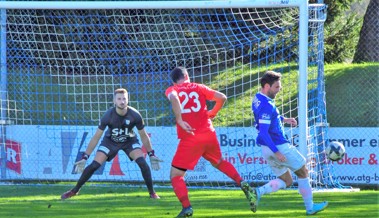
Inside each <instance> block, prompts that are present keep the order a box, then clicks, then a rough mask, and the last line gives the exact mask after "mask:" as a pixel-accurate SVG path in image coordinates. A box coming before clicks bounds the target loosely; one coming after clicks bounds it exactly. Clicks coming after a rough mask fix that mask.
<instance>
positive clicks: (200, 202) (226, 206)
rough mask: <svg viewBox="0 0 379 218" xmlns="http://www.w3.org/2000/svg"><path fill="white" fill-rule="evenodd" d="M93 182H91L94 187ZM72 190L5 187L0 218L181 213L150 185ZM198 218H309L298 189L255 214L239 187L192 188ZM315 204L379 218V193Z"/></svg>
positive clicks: (170, 196)
mask: <svg viewBox="0 0 379 218" xmlns="http://www.w3.org/2000/svg"><path fill="white" fill-rule="evenodd" d="M89 184H90V183H89ZM69 188H70V187H69V186H62V185H26V186H24V185H3V186H0V208H1V210H0V217H2V218H7V217H17V218H22V217H36V218H37V217H38V218H44V217H46V218H47V217H48V218H51V217H55V218H57V217H107V218H111V217H130V218H150V217H151V218H154V217H157V218H165V217H175V216H176V215H177V214H178V213H179V212H180V210H181V205H180V203H179V202H178V200H177V198H176V196H175V194H174V192H173V191H172V189H171V188H158V189H157V193H158V194H159V195H160V196H161V199H160V200H152V199H149V198H148V194H147V192H146V189H145V187H140V188H139V187H124V186H114V187H112V186H94V185H86V186H84V187H83V188H82V190H81V192H80V194H79V195H78V196H75V197H73V198H71V199H67V200H65V201H62V200H60V195H61V194H62V193H63V192H65V191H67V190H68V189H69ZM189 193H190V200H191V203H192V206H193V209H194V216H193V217H199V218H200V217H203V218H211V217H225V218H243V217H257V218H258V217H259V218H266V217H278V218H279V217H280V218H287V217H288V218H289V217H291V218H293V217H306V216H305V209H304V206H303V201H302V198H301V195H300V194H298V192H297V191H296V190H281V191H279V192H276V193H273V194H271V195H265V196H263V198H262V199H261V201H260V204H259V207H258V211H257V212H256V213H253V212H251V211H250V210H249V205H248V202H247V200H246V199H245V197H244V194H243V192H242V191H241V190H239V189H230V190H221V189H216V190H213V189H212V190H209V189H189ZM314 200H315V202H320V201H323V200H327V201H329V207H328V208H327V209H326V210H325V211H323V212H321V213H319V214H317V215H316V216H312V217H318V218H339V217H341V218H346V217H354V218H359V217H365V218H376V217H379V192H378V191H374V190H363V191H359V192H317V193H314Z"/></svg>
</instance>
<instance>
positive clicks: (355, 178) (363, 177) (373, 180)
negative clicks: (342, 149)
mask: <svg viewBox="0 0 379 218" xmlns="http://www.w3.org/2000/svg"><path fill="white" fill-rule="evenodd" d="M333 178H334V179H336V180H337V181H340V182H342V183H343V182H353V181H354V182H359V183H361V182H364V183H366V184H370V183H377V182H378V181H379V175H377V174H376V173H375V174H374V175H373V176H368V175H361V176H336V177H333Z"/></svg>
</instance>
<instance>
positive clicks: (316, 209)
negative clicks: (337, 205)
mask: <svg viewBox="0 0 379 218" xmlns="http://www.w3.org/2000/svg"><path fill="white" fill-rule="evenodd" d="M327 206H328V202H327V201H324V202H322V203H316V204H313V209H312V210H307V212H306V215H314V214H316V213H318V212H320V211H322V210H324V209H325V208H326V207H327Z"/></svg>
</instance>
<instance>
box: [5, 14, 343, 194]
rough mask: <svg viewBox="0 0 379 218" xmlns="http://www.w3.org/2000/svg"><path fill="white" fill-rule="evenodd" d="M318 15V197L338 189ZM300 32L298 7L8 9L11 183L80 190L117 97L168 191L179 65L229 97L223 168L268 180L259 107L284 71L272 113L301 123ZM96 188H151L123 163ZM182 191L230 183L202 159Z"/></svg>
mask: <svg viewBox="0 0 379 218" xmlns="http://www.w3.org/2000/svg"><path fill="white" fill-rule="evenodd" d="M322 10H323V8H310V11H311V12H312V13H310V26H309V32H310V36H309V49H308V50H309V69H308V71H309V72H308V77H309V81H308V91H309V94H308V98H309V102H308V107H309V108H308V116H309V123H308V125H309V136H308V143H309V145H308V151H309V155H308V160H309V162H308V167H309V168H310V169H311V178H312V181H313V184H314V185H315V186H325V185H326V186H328V185H331V186H333V187H334V186H336V185H338V182H337V183H336V181H335V180H334V178H333V176H332V175H333V174H332V173H331V171H332V169H331V168H330V166H329V165H328V163H327V161H326V159H325V155H324V153H323V150H324V147H325V140H326V131H327V128H326V127H325V126H324V124H325V123H326V111H325V107H324V97H323V95H324V92H323V87H324V84H323V82H324V81H323V78H322V72H323V56H322V40H323V38H322V30H323V21H322V16H321V15H320V14H322ZM320 17H321V18H320ZM298 31H299V10H298V8H295V7H293V8H239V9H123V10H121V9H117V10H15V9H13V10H7V19H6V46H7V49H6V57H7V91H6V99H1V100H2V102H3V103H4V102H5V103H6V105H7V120H10V121H11V123H12V124H11V125H7V127H6V130H7V131H6V137H5V138H9V139H12V142H9V143H8V144H9V146H8V147H10V148H13V149H14V150H16V154H17V155H18V157H16V156H17V155H16V156H15V159H14V160H15V162H16V163H17V164H18V165H17V166H18V167H19V168H20V169H19V171H17V169H16V168H17V167H14V166H13V168H12V167H9V166H8V165H7V167H8V168H9V169H8V170H7V171H6V173H5V174H4V173H3V179H4V180H21V181H27V180H37V181H40V182H45V181H54V182H60V181H66V180H70V181H74V180H76V179H77V178H78V175H76V174H74V173H73V172H72V168H73V162H74V160H75V157H76V156H77V153H78V152H80V151H83V150H85V147H86V145H87V144H88V142H89V139H90V137H91V136H92V135H93V134H94V131H95V130H96V127H97V124H98V121H99V119H100V117H101V116H102V115H103V114H104V112H105V111H106V110H107V109H109V108H110V107H111V106H112V94H113V91H114V89H116V88H120V87H123V88H126V89H127V90H128V91H129V95H130V99H129V101H130V103H129V104H130V105H131V106H133V107H135V108H137V109H138V110H139V111H140V112H141V114H142V116H143V117H144V120H145V124H146V128H147V131H148V132H149V134H150V136H151V140H152V142H153V146H154V148H155V150H156V153H157V155H158V156H159V157H161V158H162V159H164V160H165V162H164V163H163V164H162V165H163V166H162V167H163V169H162V170H161V171H158V172H153V179H154V180H155V181H160V182H162V183H165V184H166V183H167V184H168V183H169V176H168V172H169V168H170V162H171V159H172V156H173V154H174V152H175V149H176V145H177V139H176V130H175V127H174V125H175V120H174V117H173V114H172V112H171V108H170V104H169V102H168V100H167V99H166V98H165V96H164V91H165V89H166V88H167V87H168V86H170V85H171V82H170V79H169V76H168V74H169V72H170V71H171V70H172V69H173V68H174V67H176V66H184V67H186V68H187V69H188V70H189V73H190V77H191V80H192V81H194V82H198V83H204V84H206V85H208V86H210V87H212V88H214V89H217V90H219V91H221V92H223V93H225V94H226V95H227V96H228V102H227V104H226V105H225V107H224V109H222V110H221V111H220V113H219V115H218V117H216V119H215V120H214V125H215V127H216V128H217V132H218V135H219V139H220V144H221V148H222V152H223V158H224V159H225V160H227V161H229V162H231V163H233V164H234V165H235V166H236V168H237V170H238V171H239V172H240V173H241V175H242V177H243V178H244V179H246V180H248V181H251V182H256V183H260V182H265V181H268V180H270V179H272V178H273V176H272V174H271V170H270V169H269V168H268V166H267V164H266V162H265V161H264V160H263V159H262V158H261V157H260V156H261V155H260V147H259V146H258V145H256V144H255V137H256V131H255V129H254V127H253V122H254V120H253V116H252V112H251V100H252V98H253V96H254V95H255V93H256V92H258V91H259V88H260V86H259V78H260V76H261V75H262V74H263V73H264V72H265V71H266V70H275V71H278V72H281V73H282V74H283V80H282V85H283V90H282V92H281V93H280V94H279V96H277V99H276V104H277V106H278V108H279V110H280V111H281V113H282V114H283V115H284V116H286V117H295V118H298V107H299V105H298V85H299V84H298V68H299V66H298V60H299V57H298V55H299V51H298V49H299V42H298V41H299V37H298ZM320 48H321V49H320ZM2 105H4V104H2ZM209 106H212V105H211V104H210V105H209ZM286 134H287V136H288V138H289V139H291V141H292V142H293V143H294V144H295V145H297V146H298V137H299V136H298V133H297V129H296V128H286ZM93 156H94V155H92V157H91V158H93ZM91 158H90V160H91ZM17 161H18V162H17ZM8 163H10V162H7V164H8ZM21 167H22V169H21ZM15 169H16V170H15ZM91 179H92V180H93V181H129V182H138V181H143V180H142V177H141V174H140V170H139V169H138V166H137V165H136V164H135V163H133V162H130V161H129V159H128V158H127V157H126V155H125V154H121V153H120V154H119V155H118V156H116V158H115V159H114V160H113V161H112V162H111V163H107V164H105V165H103V166H102V167H101V169H99V170H98V171H97V173H95V175H94V176H93V177H92V178H91ZM186 181H187V183H188V184H189V185H193V186H198V185H205V184H207V185H211V186H213V187H219V186H225V185H229V184H230V182H231V180H230V179H229V178H226V177H225V176H224V175H223V174H221V173H220V172H218V171H217V170H216V169H214V168H213V167H212V166H211V165H210V164H209V163H208V162H206V161H205V160H204V159H200V161H199V163H198V165H197V167H196V168H195V170H193V171H189V172H188V174H187V180H186Z"/></svg>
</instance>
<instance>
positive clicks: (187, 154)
mask: <svg viewBox="0 0 379 218" xmlns="http://www.w3.org/2000/svg"><path fill="white" fill-rule="evenodd" d="M201 157H204V158H205V159H206V160H208V161H209V162H211V163H212V164H218V163H219V161H220V160H221V149H220V143H219V142H218V139H217V135H216V132H215V131H209V132H206V133H200V134H199V133H197V134H196V135H194V136H192V135H191V136H188V137H186V138H184V139H181V140H180V142H179V145H178V148H177V150H176V153H175V155H174V158H173V160H172V166H174V167H177V168H181V169H188V170H193V169H194V168H195V166H196V164H197V162H198V161H199V159H200V158H201Z"/></svg>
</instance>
